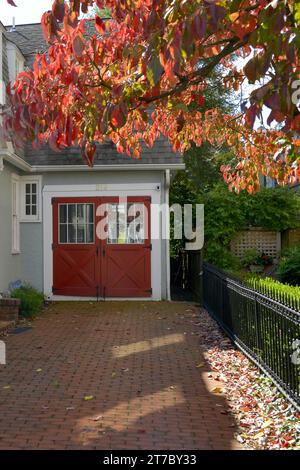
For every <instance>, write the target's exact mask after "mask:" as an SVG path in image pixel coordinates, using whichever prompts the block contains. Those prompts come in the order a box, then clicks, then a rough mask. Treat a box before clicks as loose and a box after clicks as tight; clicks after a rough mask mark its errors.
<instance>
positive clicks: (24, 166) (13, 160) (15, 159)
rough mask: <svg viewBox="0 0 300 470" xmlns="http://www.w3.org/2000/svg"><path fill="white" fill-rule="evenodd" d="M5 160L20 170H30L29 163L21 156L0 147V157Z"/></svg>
mask: <svg viewBox="0 0 300 470" xmlns="http://www.w3.org/2000/svg"><path fill="white" fill-rule="evenodd" d="M1 158H2V160H5V161H7V162H8V163H10V164H11V165H14V166H15V167H17V168H19V169H20V170H23V171H28V172H31V171H32V167H31V165H29V163H27V162H25V160H23V158H21V157H19V156H18V155H16V154H15V153H13V152H11V151H9V150H7V149H0V159H1Z"/></svg>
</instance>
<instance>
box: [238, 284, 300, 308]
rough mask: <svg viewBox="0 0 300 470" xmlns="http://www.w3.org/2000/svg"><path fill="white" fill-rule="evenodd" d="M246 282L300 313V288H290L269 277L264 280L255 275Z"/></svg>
mask: <svg viewBox="0 0 300 470" xmlns="http://www.w3.org/2000/svg"><path fill="white" fill-rule="evenodd" d="M244 282H245V283H246V285H248V286H249V287H251V288H252V289H254V290H256V291H258V292H261V293H262V294H264V295H266V296H268V297H271V298H272V299H274V300H277V301H278V302H281V303H282V304H285V305H288V306H289V307H292V308H293V309H295V310H297V311H300V287H295V286H289V285H288V284H282V283H281V282H279V281H276V280H275V279H272V278H269V277H265V278H262V277H259V276H255V275H252V276H251V277H248V279H246V280H245V281H244Z"/></svg>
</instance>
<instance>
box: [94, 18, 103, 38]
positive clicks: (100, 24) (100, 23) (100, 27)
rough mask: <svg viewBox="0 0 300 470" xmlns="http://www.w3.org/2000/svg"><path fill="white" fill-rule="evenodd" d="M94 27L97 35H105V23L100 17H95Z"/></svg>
mask: <svg viewBox="0 0 300 470" xmlns="http://www.w3.org/2000/svg"><path fill="white" fill-rule="evenodd" d="M95 26H96V29H97V31H98V33H100V34H103V33H105V23H104V21H103V20H102V19H101V18H100V16H96V18H95Z"/></svg>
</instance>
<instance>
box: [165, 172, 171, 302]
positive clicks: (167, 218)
mask: <svg viewBox="0 0 300 470" xmlns="http://www.w3.org/2000/svg"><path fill="white" fill-rule="evenodd" d="M170 181H171V177H170V170H166V173H165V192H166V195H165V202H166V208H167V210H166V215H165V223H166V227H165V233H166V262H167V300H171V260H170V210H169V202H170V199H169V189H170Z"/></svg>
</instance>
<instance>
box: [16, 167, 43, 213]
mask: <svg viewBox="0 0 300 470" xmlns="http://www.w3.org/2000/svg"><path fill="white" fill-rule="evenodd" d="M26 184H36V188H37V189H36V196H37V201H36V214H35V215H27V214H26ZM20 221H21V222H41V221H42V176H36V175H34V176H31V175H29V176H27V175H26V176H22V177H21V220H20Z"/></svg>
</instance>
